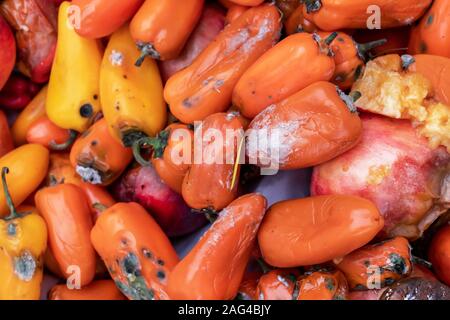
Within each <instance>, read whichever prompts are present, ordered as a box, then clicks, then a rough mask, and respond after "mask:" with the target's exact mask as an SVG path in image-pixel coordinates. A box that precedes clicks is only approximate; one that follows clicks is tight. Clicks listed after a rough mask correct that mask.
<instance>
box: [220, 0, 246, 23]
mask: <svg viewBox="0 0 450 320" xmlns="http://www.w3.org/2000/svg"><path fill="white" fill-rule="evenodd" d="M248 9H249V7H246V6H241V5H238V4H236V5H234V6H231V7H230V8H229V9H228V11H227V15H226V17H225V25H228V24H230V23H232V22H233V21H234V20H237V19H238V18H239V17H240V16H242V14H243V13H244V12H245V11H247V10H248Z"/></svg>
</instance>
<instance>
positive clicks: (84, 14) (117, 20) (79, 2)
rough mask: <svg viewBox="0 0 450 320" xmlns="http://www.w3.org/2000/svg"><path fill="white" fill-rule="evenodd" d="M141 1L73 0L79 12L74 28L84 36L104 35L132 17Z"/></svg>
mask: <svg viewBox="0 0 450 320" xmlns="http://www.w3.org/2000/svg"><path fill="white" fill-rule="evenodd" d="M142 3H144V0H127V1H123V0H73V1H72V4H73V5H74V6H77V7H78V8H79V13H80V19H79V20H78V22H79V25H78V26H76V28H75V29H76V31H77V33H78V34H79V35H80V36H82V37H84V38H90V39H99V38H102V37H106V36H108V35H110V34H112V33H113V32H115V31H117V30H118V29H119V28H120V27H121V26H122V25H123V24H124V23H125V22H127V21H128V20H129V19H130V18H131V17H133V15H134V14H135V13H136V12H137V10H138V9H139V7H140V6H141V5H142Z"/></svg>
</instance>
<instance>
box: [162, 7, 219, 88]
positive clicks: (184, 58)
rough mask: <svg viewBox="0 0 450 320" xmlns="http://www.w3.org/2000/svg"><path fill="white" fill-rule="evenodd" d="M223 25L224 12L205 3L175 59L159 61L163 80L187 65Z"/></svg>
mask: <svg viewBox="0 0 450 320" xmlns="http://www.w3.org/2000/svg"><path fill="white" fill-rule="evenodd" d="M224 25H225V12H224V11H223V10H222V9H220V8H218V7H216V6H214V5H206V6H205V7H204V9H203V13H202V16H201V18H200V20H199V22H198V24H197V27H196V28H195V29H194V31H193V32H192V34H191V36H190V38H189V40H188V42H187V43H186V45H185V47H184V49H183V51H182V52H181V54H180V55H179V56H178V57H177V58H176V59H173V60H168V61H163V62H160V63H159V69H160V71H161V77H162V79H163V81H164V82H166V81H167V80H168V79H169V78H170V77H171V76H172V75H173V74H175V73H176V72H178V71H180V70H181V69H184V68H185V67H187V66H189V65H190V64H191V63H192V61H194V60H195V58H197V56H198V55H199V54H200V53H201V52H202V51H203V49H205V48H206V47H207V46H208V44H210V43H211V42H212V41H213V40H214V39H215V38H216V36H217V35H218V34H219V33H220V31H222V29H223V27H224Z"/></svg>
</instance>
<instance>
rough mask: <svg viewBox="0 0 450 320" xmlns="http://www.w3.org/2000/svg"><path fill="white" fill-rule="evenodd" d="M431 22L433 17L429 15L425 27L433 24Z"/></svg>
mask: <svg viewBox="0 0 450 320" xmlns="http://www.w3.org/2000/svg"><path fill="white" fill-rule="evenodd" d="M433 20H434V16H433V15H432V14H430V15H429V16H428V18H427V22H426V24H427V26H429V25H431V24H432V23H433Z"/></svg>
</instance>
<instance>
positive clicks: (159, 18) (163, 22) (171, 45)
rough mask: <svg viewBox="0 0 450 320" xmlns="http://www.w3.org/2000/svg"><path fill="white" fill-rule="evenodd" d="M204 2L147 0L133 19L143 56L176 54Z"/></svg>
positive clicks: (170, 56) (132, 27) (133, 31)
mask: <svg viewBox="0 0 450 320" xmlns="http://www.w3.org/2000/svg"><path fill="white" fill-rule="evenodd" d="M203 4H204V0H183V1H179V0H165V1H160V0H146V1H145V2H144V4H143V5H142V6H141V8H140V9H139V10H138V12H137V13H136V15H135V16H134V17H133V20H131V23H130V32H131V36H132V37H133V39H134V40H135V41H136V43H137V46H138V47H139V48H140V49H141V52H142V57H141V58H142V59H145V57H146V56H150V57H151V58H153V59H157V60H169V59H174V58H176V57H177V56H178V54H179V53H180V52H181V50H182V49H183V46H184V44H185V43H186V41H187V40H188V39H189V36H190V35H191V33H192V31H193V30H194V28H195V26H196V24H197V22H198V20H199V19H200V16H201V14H202V9H203ZM175 22H176V23H175ZM142 59H139V60H140V62H137V64H138V65H139V64H140V63H142Z"/></svg>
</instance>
